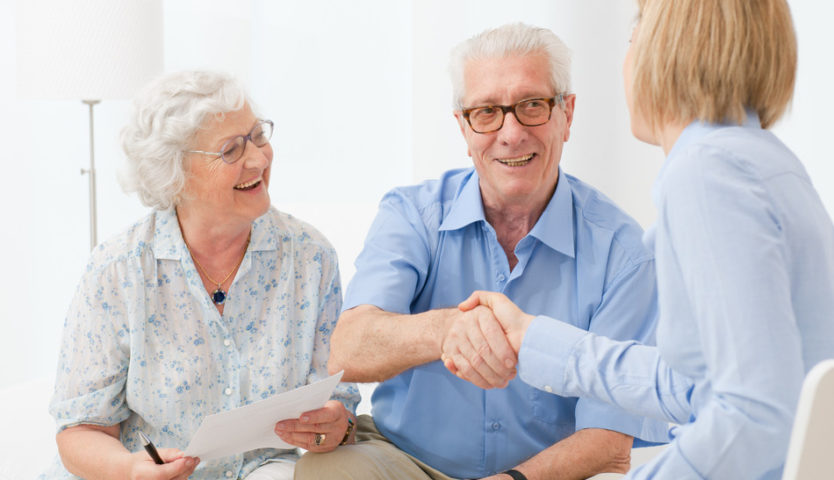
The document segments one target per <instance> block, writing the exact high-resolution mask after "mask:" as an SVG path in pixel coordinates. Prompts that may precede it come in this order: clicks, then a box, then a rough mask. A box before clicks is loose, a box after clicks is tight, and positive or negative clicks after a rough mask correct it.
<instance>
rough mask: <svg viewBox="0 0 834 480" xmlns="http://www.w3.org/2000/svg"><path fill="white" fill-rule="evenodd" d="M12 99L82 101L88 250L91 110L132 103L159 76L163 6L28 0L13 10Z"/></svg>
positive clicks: (150, 0)
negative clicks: (112, 102)
mask: <svg viewBox="0 0 834 480" xmlns="http://www.w3.org/2000/svg"><path fill="white" fill-rule="evenodd" d="M15 14H16V22H15V26H16V31H17V36H16V39H17V91H18V96H19V97H22V98H29V99H44V100H62V99H63V100H66V99H76V100H81V101H82V102H83V103H84V104H85V105H87V107H88V111H89V121H90V164H89V168H86V169H85V168H82V169H81V174H82V175H84V174H86V175H88V176H89V190H90V193H89V195H90V249H91V250H92V249H93V248H94V247H95V246H96V244H97V243H98V238H97V229H98V226H97V223H98V222H97V218H96V217H97V213H96V210H97V209H96V169H95V154H94V150H95V148H94V147H95V145H94V133H93V132H94V122H93V107H94V106H95V105H96V104H98V103H99V102H100V101H101V100H115V99H128V98H131V97H132V96H133V95H134V94H135V93H136V90H137V89H138V88H139V87H141V86H142V85H144V84H145V83H147V82H148V81H149V80H150V79H151V78H153V77H154V76H155V75H157V74H158V73H160V72H161V71H162V1H161V0H26V1H19V2H17V5H16V12H15Z"/></svg>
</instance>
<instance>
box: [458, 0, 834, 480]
mask: <svg viewBox="0 0 834 480" xmlns="http://www.w3.org/2000/svg"><path fill="white" fill-rule="evenodd" d="M639 4H640V17H639V21H638V23H637V26H636V27H635V29H634V33H633V37H632V43H631V46H630V48H629V51H628V54H627V55H626V59H625V64H624V68H623V76H624V80H625V90H626V97H627V100H628V107H629V111H630V112H631V127H632V132H633V133H634V135H635V136H636V137H637V138H638V139H640V140H643V141H645V142H648V143H651V144H655V145H658V146H660V147H661V148H662V149H663V151H664V153H665V154H666V155H667V158H666V162H665V164H664V165H663V168H662V170H661V172H660V175H659V176H658V178H657V181H656V183H655V185H654V188H653V190H652V198H653V200H654V202H655V204H656V206H657V211H658V218H657V224H656V225H655V226H654V227H652V228H651V229H649V231H648V232H647V234H646V236H645V238H644V241H645V242H646V243H647V245H648V246H649V247H650V248H651V249H653V250H654V252H655V255H656V262H657V270H658V296H659V307H660V319H659V323H658V329H657V347H649V346H643V345H639V344H637V343H635V342H617V341H613V340H611V339H608V338H605V337H601V336H598V335H595V334H593V333H589V332H586V331H581V330H579V329H577V328H575V327H573V326H570V325H567V324H565V323H562V322H560V321H558V320H555V319H551V318H547V317H541V316H539V317H533V316H531V315H527V314H525V313H523V312H522V311H521V310H519V309H518V308H517V307H516V306H515V305H514V304H512V303H511V302H510V301H509V300H507V299H506V297H504V296H502V295H500V294H497V293H488V292H476V293H475V294H473V296H472V297H470V298H469V299H468V300H467V301H466V302H464V303H463V304H462V305H461V308H463V309H469V308H472V307H474V306H475V305H477V304H478V303H481V304H484V305H487V306H489V307H491V308H492V309H493V310H494V312H495V314H496V316H497V317H498V318H499V320H500V321H501V322H502V324H503V325H504V328H505V331H506V333H507V335H508V337H509V340H510V344H511V345H512V347H513V349H514V350H515V351H516V352H517V353H518V355H519V357H518V358H519V376H520V377H521V378H522V379H523V380H524V381H525V382H527V383H529V384H531V385H533V386H535V387H537V388H540V389H543V390H545V391H548V392H550V391H552V392H555V393H559V394H561V395H567V396H580V397H595V398H599V399H602V400H604V401H607V402H609V403H612V404H615V405H618V406H621V407H623V408H625V409H627V410H629V411H631V412H633V413H639V414H643V415H646V416H650V417H655V418H660V419H664V420H667V421H669V422H673V423H676V424H679V426H677V427H674V428H673V430H672V436H673V438H674V440H673V442H672V443H671V445H670V446H669V448H667V449H666V450H664V451H663V453H662V454H661V455H659V456H658V457H656V458H655V459H654V460H653V461H652V462H651V463H649V464H647V465H643V466H641V467H639V468H636V469H634V470H632V471H631V472H630V473H629V474H628V478H635V479H637V478H640V479H642V478H668V479H676V480H677V479H688V478H714V479H731V478H732V479H736V478H756V479H776V478H780V476H781V470H782V466H783V464H784V461H785V455H786V452H787V445H788V440H789V437H790V431H791V426H792V422H793V417H794V412H795V409H796V404H797V400H798V398H799V391H800V386H801V382H802V379H803V377H804V375H805V373H806V372H807V371H808V370H810V369H811V368H812V367H813V366H814V365H815V364H816V363H818V362H819V361H820V360H823V359H825V358H831V357H834V295H833V294H832V292H834V226H832V223H831V218H830V217H829V216H828V214H827V213H826V211H825V209H824V207H823V205H822V203H821V201H820V199H819V197H818V195H817V193H816V191H815V190H814V188H813V186H812V184H811V180H810V178H808V175H807V174H806V172H805V169H804V168H803V166H802V164H801V163H800V161H799V160H798V159H797V158H796V157H795V156H794V154H793V153H792V152H791V151H790V150H789V149H788V148H787V147H786V146H785V145H784V144H782V142H780V141H779V139H777V138H776V137H775V136H774V135H773V134H772V133H770V132H769V131H768V130H767V128H768V127H770V126H771V125H773V123H774V122H775V121H776V120H777V119H779V117H780V116H781V115H782V113H783V112H784V111H785V108H786V106H787V105H788V103H789V101H790V99H791V97H792V95H793V87H794V75H795V71H796V62H797V54H796V39H795V36H794V31H793V25H792V21H791V16H790V11H789V9H788V5H787V3H786V2H785V0H756V1H751V0H679V1H675V2H669V1H663V0H641V1H640V2H639ZM465 361H466V360H464V359H463V358H460V357H459V356H458V357H455V358H454V359H453V360H452V361H449V362H447V367H450V369H452V370H457V369H458V368H459V367H460V365H461V364H462V363H463V362H465Z"/></svg>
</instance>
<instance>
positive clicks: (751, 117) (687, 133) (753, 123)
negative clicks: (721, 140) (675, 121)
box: [652, 109, 762, 206]
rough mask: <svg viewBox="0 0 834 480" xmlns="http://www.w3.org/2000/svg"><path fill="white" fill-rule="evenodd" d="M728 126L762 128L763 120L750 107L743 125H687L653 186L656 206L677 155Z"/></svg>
mask: <svg viewBox="0 0 834 480" xmlns="http://www.w3.org/2000/svg"><path fill="white" fill-rule="evenodd" d="M727 127H740V128H752V129H761V128H762V127H761V121H760V120H759V115H758V114H757V113H756V112H754V111H752V110H749V109H748V110H747V117H746V118H745V119H744V122H743V123H742V124H741V125H739V124H737V123H734V122H723V123H709V122H702V121H700V120H695V121H693V122H692V123H690V124H689V125H687V127H686V128H684V129H683V131H682V132H681V134H680V136H679V137H678V139H677V140H676V141H675V144H674V145H673V146H672V149H671V150H669V154H668V155H666V160H665V161H664V162H663V166H661V167H660V172H659V173H658V175H657V179H656V180H655V182H654V185H653V186H652V201H653V202H654V204H655V205H656V206H658V205H660V191H661V185H662V184H663V178H664V176H665V173H666V170H667V169H668V167H669V165H670V164H671V163H672V162H673V161H674V159H675V157H677V156H678V155H679V154H680V152H683V151H684V150H686V148H687V147H688V146H690V145H692V144H693V143H695V142H697V141H698V140H700V139H702V138H704V137H705V136H707V135H709V134H710V133H712V132H714V131H716V130H719V129H721V128H727Z"/></svg>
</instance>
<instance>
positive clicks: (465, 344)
mask: <svg viewBox="0 0 834 480" xmlns="http://www.w3.org/2000/svg"><path fill="white" fill-rule="evenodd" d="M533 318H535V317H534V316H533V315H528V314H526V313H524V312H523V311H522V310H521V309H520V308H518V307H517V306H516V305H515V304H514V303H513V302H512V301H511V300H510V299H509V298H507V297H506V296H505V295H504V294H501V293H496V292H485V291H475V292H473V293H472V295H470V296H469V298H467V299H466V300H464V301H463V302H461V303H460V305H458V308H457V309H456V310H451V311H450V317H449V318H448V319H447V323H446V328H445V330H444V335H443V338H442V341H441V345H440V352H441V355H440V360H441V361H443V364H444V365H445V366H446V368H447V369H448V370H449V371H450V372H452V373H453V374H455V375H457V376H458V377H460V378H462V379H464V380H467V381H469V382H471V383H473V384H475V385H476V386H478V387H481V388H485V389H488V388H504V387H506V386H507V384H508V383H509V382H510V380H512V379H513V378H514V377H515V375H516V364H517V363H518V351H519V349H521V342H522V341H523V340H524V334H525V332H526V331H527V327H528V326H529V325H530V322H532V321H533Z"/></svg>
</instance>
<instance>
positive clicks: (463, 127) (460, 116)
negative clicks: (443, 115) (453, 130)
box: [452, 110, 472, 157]
mask: <svg viewBox="0 0 834 480" xmlns="http://www.w3.org/2000/svg"><path fill="white" fill-rule="evenodd" d="M452 115H454V116H455V120H457V121H458V128H460V134H461V135H463V141H464V142H466V155H467V156H469V157H471V156H472V152H471V151H470V150H469V141H468V140H467V139H466V125H465V122H466V120H464V119H463V112H461V111H460V110H456V111H454V112H452Z"/></svg>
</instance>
